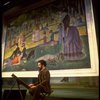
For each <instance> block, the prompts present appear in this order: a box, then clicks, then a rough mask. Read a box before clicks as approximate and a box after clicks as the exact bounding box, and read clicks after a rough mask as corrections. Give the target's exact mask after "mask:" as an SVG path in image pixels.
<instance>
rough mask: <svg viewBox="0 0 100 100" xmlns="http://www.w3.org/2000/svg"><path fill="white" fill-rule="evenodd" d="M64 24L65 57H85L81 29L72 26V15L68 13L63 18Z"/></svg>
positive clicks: (74, 58)
mask: <svg viewBox="0 0 100 100" xmlns="http://www.w3.org/2000/svg"><path fill="white" fill-rule="evenodd" d="M63 25H64V37H63V40H64V44H63V45H64V59H65V60H80V59H82V57H83V53H82V42H81V39H80V35H79V31H78V29H77V28H76V27H75V26H70V17H69V15H66V16H65V17H64V19H63Z"/></svg>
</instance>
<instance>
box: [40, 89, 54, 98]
mask: <svg viewBox="0 0 100 100" xmlns="http://www.w3.org/2000/svg"><path fill="white" fill-rule="evenodd" d="M52 92H53V90H51V91H50V92H42V93H40V98H39V100H48V98H49V96H50V95H51V93H52Z"/></svg>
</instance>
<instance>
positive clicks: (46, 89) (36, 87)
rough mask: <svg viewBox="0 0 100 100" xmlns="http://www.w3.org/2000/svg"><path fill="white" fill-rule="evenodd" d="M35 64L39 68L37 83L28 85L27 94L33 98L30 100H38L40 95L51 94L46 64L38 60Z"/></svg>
mask: <svg viewBox="0 0 100 100" xmlns="http://www.w3.org/2000/svg"><path fill="white" fill-rule="evenodd" d="M37 64H38V68H39V74H38V81H37V82H36V83H32V84H29V85H28V86H29V87H30V89H29V93H30V94H31V95H32V96H33V98H32V100H39V98H40V93H48V94H49V93H51V87H50V72H49V70H48V69H47V68H46V62H45V61H44V60H39V61H38V62H37Z"/></svg>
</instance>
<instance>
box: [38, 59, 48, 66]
mask: <svg viewBox="0 0 100 100" xmlns="http://www.w3.org/2000/svg"><path fill="white" fill-rule="evenodd" d="M38 63H41V64H42V65H44V66H46V65H47V64H46V61H45V60H39V61H38Z"/></svg>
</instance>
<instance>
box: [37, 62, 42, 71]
mask: <svg viewBox="0 0 100 100" xmlns="http://www.w3.org/2000/svg"><path fill="white" fill-rule="evenodd" d="M38 69H39V71H41V70H42V64H41V63H38Z"/></svg>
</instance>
